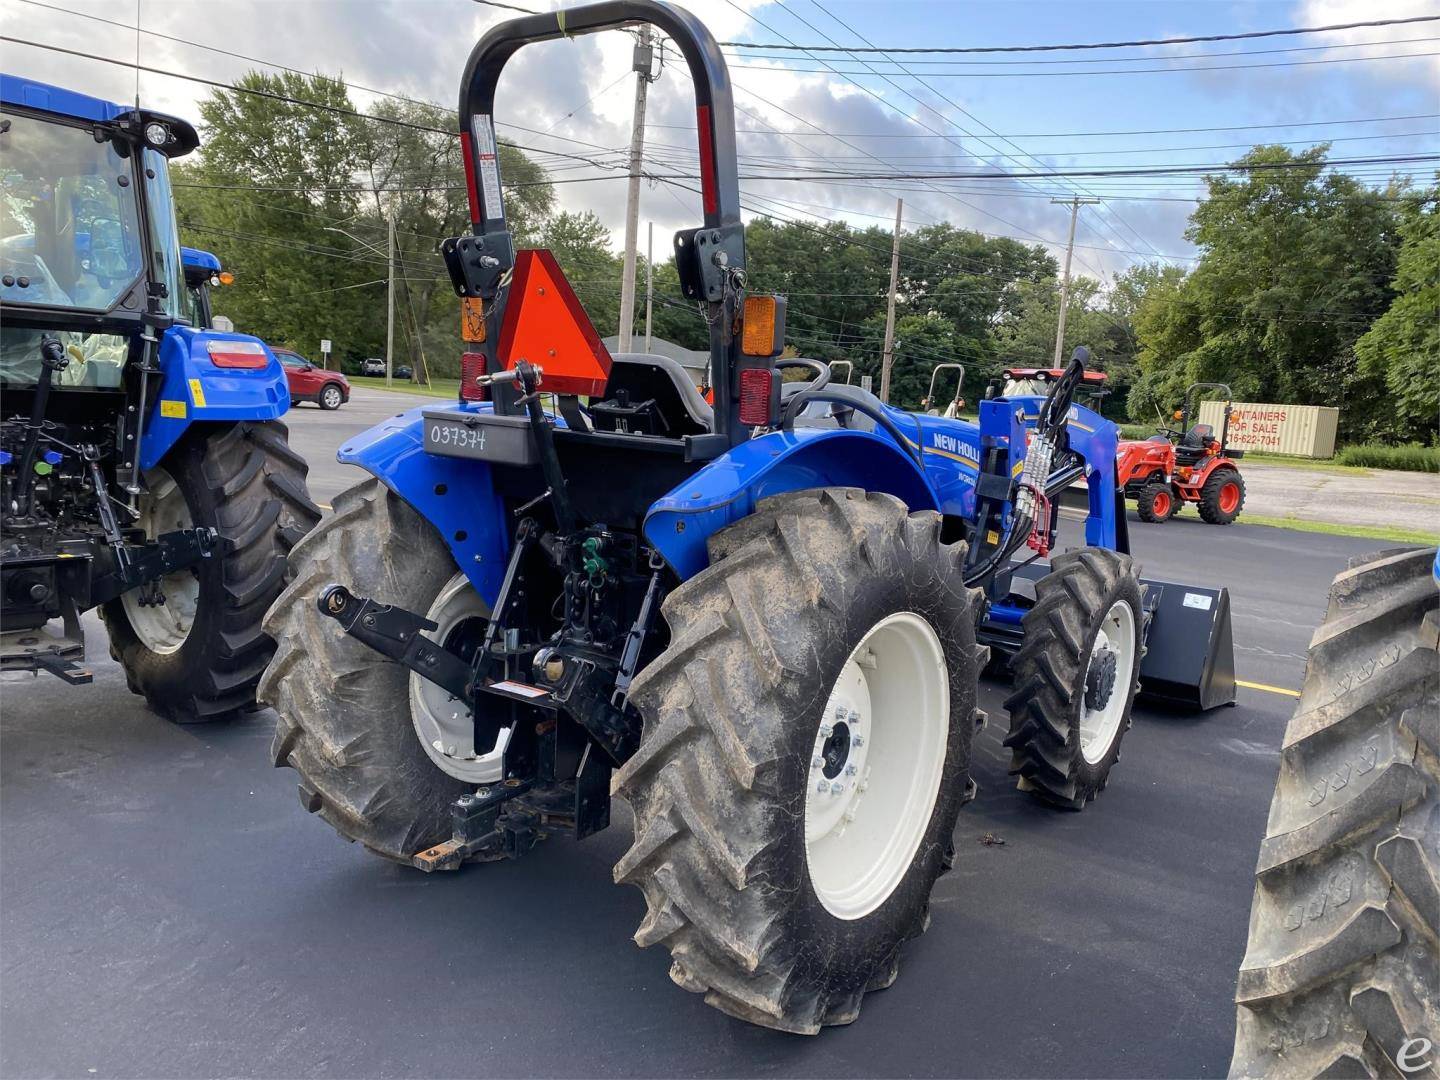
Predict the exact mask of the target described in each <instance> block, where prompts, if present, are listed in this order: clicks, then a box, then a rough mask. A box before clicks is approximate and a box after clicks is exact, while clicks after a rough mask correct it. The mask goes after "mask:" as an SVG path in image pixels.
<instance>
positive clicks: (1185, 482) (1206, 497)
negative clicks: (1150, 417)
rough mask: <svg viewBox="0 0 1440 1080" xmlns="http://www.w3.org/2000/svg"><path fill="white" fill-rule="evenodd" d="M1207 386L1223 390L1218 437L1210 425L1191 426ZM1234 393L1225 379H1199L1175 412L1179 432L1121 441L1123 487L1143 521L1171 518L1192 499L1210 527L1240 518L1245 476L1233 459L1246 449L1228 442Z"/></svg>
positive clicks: (1165, 429)
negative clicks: (1199, 381) (1221, 415)
mask: <svg viewBox="0 0 1440 1080" xmlns="http://www.w3.org/2000/svg"><path fill="white" fill-rule="evenodd" d="M1205 390H1223V391H1224V392H1225V412H1224V419H1223V421H1222V422H1221V425H1220V437H1219V438H1218V439H1217V438H1216V437H1215V429H1214V428H1213V427H1211V426H1210V425H1209V424H1199V423H1197V424H1195V425H1194V426H1191V425H1190V419H1191V417H1194V416H1198V415H1199V409H1200V402H1199V396H1200V394H1201V393H1202V392H1203V391H1205ZM1231 397H1232V395H1231V393H1230V387H1229V386H1227V385H1226V384H1224V383H1195V384H1194V385H1192V386H1191V387H1190V389H1188V390H1186V391H1185V405H1184V407H1183V408H1180V409H1176V410H1175V415H1174V419H1175V420H1177V421H1179V424H1180V427H1179V429H1178V430H1176V429H1174V428H1170V427H1162V428H1161V429H1160V431H1159V433H1158V434H1156V435H1152V436H1151V437H1150V438H1148V439H1141V440H1134V441H1129V440H1127V441H1125V442H1122V443H1121V444H1120V449H1119V458H1118V465H1119V471H1120V485H1121V486H1122V487H1123V488H1124V489H1125V496H1126V498H1130V499H1134V500H1135V505H1136V508H1137V509H1138V511H1139V513H1140V520H1141V521H1148V522H1151V523H1152V524H1159V523H1160V522H1164V521H1168V520H1170V518H1171V517H1173V516H1174V515H1175V512H1176V511H1177V510H1179V509H1180V507H1181V506H1182V505H1183V504H1184V503H1187V502H1190V503H1194V504H1195V505H1196V508H1197V509H1198V510H1199V511H1200V517H1201V518H1202V519H1204V520H1205V521H1207V522H1209V523H1210V524H1211V525H1229V524H1230V523H1231V522H1232V521H1234V520H1235V519H1236V518H1237V517H1239V516H1240V508H1241V507H1242V506H1244V505H1245V479H1244V477H1242V476H1241V475H1240V468H1239V466H1237V465H1236V464H1235V462H1236V461H1237V460H1239V459H1240V458H1242V457H1244V456H1245V452H1244V451H1243V450H1231V449H1230V448H1229V447H1228V445H1227V442H1228V440H1229V435H1230V399H1231Z"/></svg>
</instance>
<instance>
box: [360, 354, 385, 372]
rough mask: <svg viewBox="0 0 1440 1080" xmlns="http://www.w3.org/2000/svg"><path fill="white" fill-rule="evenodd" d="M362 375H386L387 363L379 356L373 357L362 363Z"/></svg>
mask: <svg viewBox="0 0 1440 1080" xmlns="http://www.w3.org/2000/svg"><path fill="white" fill-rule="evenodd" d="M360 374H361V375H384V374H385V361H384V360H382V359H380V357H378V356H372V357H370V358H369V359H366V360H362V361H360Z"/></svg>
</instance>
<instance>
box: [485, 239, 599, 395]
mask: <svg viewBox="0 0 1440 1080" xmlns="http://www.w3.org/2000/svg"><path fill="white" fill-rule="evenodd" d="M499 358H500V362H501V363H502V364H504V365H505V367H506V368H512V367H514V366H515V365H516V364H517V363H519V362H520V361H521V360H525V361H528V362H529V363H531V364H534V365H535V366H536V367H538V368H540V369H542V370H543V371H544V373H545V374H544V376H543V377H542V380H541V388H542V389H544V390H546V391H550V392H553V393H556V394H583V395H588V396H590V397H599V396H601V395H603V394H604V393H605V382H606V380H607V379H609V378H610V363H611V361H610V350H608V349H607V348H605V344H604V342H602V341H601V340H600V335H599V334H597V333H596V332H595V327H594V325H592V324H591V322H590V317H589V316H588V315H586V314H585V309H584V308H583V307H581V306H580V301H579V299H578V298H577V297H576V296H575V290H573V289H572V288H571V287H570V283H569V282H568V281H566V280H565V274H564V273H563V272H562V271H561V269H560V264H559V263H557V262H556V261H555V256H554V255H552V254H551V253H550V252H549V251H546V250H544V249H543V248H540V249H533V250H524V251H517V252H516V253H515V273H514V277H512V278H511V280H510V295H509V296H508V297H507V298H506V302H505V315H504V317H503V318H502V320H501V324H500V347H499Z"/></svg>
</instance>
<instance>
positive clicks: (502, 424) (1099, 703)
mask: <svg viewBox="0 0 1440 1080" xmlns="http://www.w3.org/2000/svg"><path fill="white" fill-rule="evenodd" d="M640 23H650V24H652V25H654V26H655V27H656V28H658V29H659V30H660V31H661V32H662V33H664V34H666V35H668V36H669V38H670V39H671V40H672V41H673V42H674V43H675V46H676V48H677V50H678V52H679V53H680V55H681V56H682V57H683V58H684V62H685V64H686V66H687V68H688V71H689V74H690V77H691V79H692V81H693V83H694V88H695V94H696V106H697V107H696V114H695V118H696V127H697V135H698V143H699V161H700V175H701V185H700V186H701V196H700V203H701V207H702V208H703V212H704V219H703V224H702V225H701V226H700V227H698V228H693V229H686V230H684V231H682V232H680V233H677V234H676V236H675V246H674V253H675V261H676V264H677V266H678V269H679V274H680V283H681V290H682V292H683V293H684V295H685V296H686V297H687V298H688V299H690V300H691V301H693V302H695V303H696V305H697V306H698V308H699V314H700V315H703V317H704V318H705V321H706V324H707V326H708V328H709V333H710V373H711V380H710V381H711V384H712V386H713V390H714V402H713V405H712V404H711V403H709V402H707V401H706V400H705V399H704V398H703V397H702V396H701V394H700V393H699V392H697V390H696V388H695V384H694V382H693V381H692V379H691V377H690V375H689V374H688V373H687V372H686V371H685V370H684V369H683V368H681V367H680V365H679V364H677V363H676V362H675V361H674V360H672V359H669V358H668V357H664V356H651V355H641V354H628V355H627V354H617V355H614V356H612V355H611V354H610V353H609V352H608V351H607V350H606V349H605V347H604V345H603V344H602V343H601V340H600V337H599V335H598V334H597V333H596V332H595V329H594V327H593V326H591V324H590V322H589V320H588V319H587V318H586V317H585V313H584V311H583V310H582V309H581V307H580V305H579V303H578V301H577V300H576V298H575V294H574V292H573V291H572V290H571V288H570V287H569V285H568V284H567V283H566V282H565V278H564V275H563V274H562V273H561V272H560V269H559V266H558V265H557V263H556V262H555V259H554V257H553V256H552V255H551V254H550V253H549V252H547V251H518V252H517V251H516V250H515V248H514V245H513V237H512V234H511V232H510V229H509V226H508V224H507V221H506V216H505V209H504V206H503V196H502V192H503V187H502V185H501V179H500V173H499V159H498V158H497V156H496V152H495V148H496V141H495V123H496V117H495V115H494V113H495V109H494V104H495V89H496V85H497V83H498V81H499V79H500V75H501V72H502V70H503V69H504V67H505V65H506V62H507V61H508V60H509V59H510V57H511V56H512V55H513V54H514V53H515V52H516V51H517V50H519V49H520V48H521V47H522V46H526V45H530V44H532V43H535V42H540V41H555V40H559V39H562V38H566V37H573V36H577V35H582V34H591V33H595V32H597V31H600V30H607V29H621V28H624V27H628V26H633V25H636V24H640ZM459 129H460V131H461V132H462V133H463V134H462V136H461V138H462V141H463V146H464V152H465V164H466V174H467V187H468V190H469V197H470V211H471V224H472V231H471V233H470V234H468V235H465V236H461V237H456V238H453V239H450V240H446V241H445V242H444V243H443V244H442V245H441V252H442V254H443V255H444V257H445V259H446V263H447V265H448V268H449V271H450V275H451V280H452V282H453V284H454V286H455V288H456V291H457V292H458V293H459V294H460V295H461V296H462V297H464V298H465V305H466V309H467V311H469V312H471V313H475V314H478V316H479V317H478V318H476V317H474V315H473V314H472V316H471V317H470V318H468V319H467V325H468V327H469V328H468V329H467V331H466V338H467V340H470V341H473V342H476V343H477V344H476V347H475V350H474V351H472V352H467V353H466V354H465V355H464V357H463V358H462V363H461V370H462V373H463V377H462V384H461V392H460V400H459V401H458V402H454V403H451V404H448V405H442V404H441V403H435V405H433V406H421V407H419V408H416V409H413V410H411V411H409V412H406V413H402V414H400V415H399V416H396V417H393V418H391V419H389V420H387V421H385V422H384V423H382V424H381V425H379V426H378V427H376V428H374V429H372V430H370V431H368V432H365V433H363V434H360V435H357V436H355V437H354V438H352V439H350V440H347V442H346V443H345V444H344V446H343V447H342V448H341V451H340V458H341V460H342V461H345V462H347V463H352V464H355V465H357V466H359V467H360V468H362V469H364V470H366V471H368V472H369V473H370V474H371V478H369V479H367V480H366V481H365V482H363V483H361V484H359V485H357V486H356V487H354V488H352V489H351V490H350V491H348V492H345V493H343V494H341V495H340V496H339V497H337V498H336V500H335V512H334V513H333V514H332V515H330V516H329V517H327V518H326V519H325V520H324V521H323V522H322V523H321V524H320V525H319V526H318V527H317V528H316V529H315V531H314V532H312V533H310V535H309V536H307V537H306V538H305V539H304V540H302V541H301V542H300V544H299V545H297V547H296V549H295V552H294V555H293V557H292V560H291V563H292V567H293V569H294V572H295V577H294V581H293V584H292V585H291V586H290V587H289V588H288V589H287V590H286V592H285V593H284V594H283V595H282V596H281V598H280V599H279V600H278V601H277V602H276V604H275V606H274V607H273V608H272V609H271V611H270V614H269V615H268V616H267V619H266V626H267V627H268V628H269V630H270V633H271V635H272V636H273V637H274V638H275V639H276V640H277V641H278V642H279V643H280V644H279V650H278V652H277V655H276V657H275V659H274V661H273V662H272V663H271V665H270V667H269V669H268V670H267V671H266V674H265V676H264V678H263V679H262V680H261V695H262V697H263V698H264V699H265V700H266V701H269V702H271V703H273V704H274V705H275V708H276V711H277V712H278V713H279V719H278V721H277V724H276V731H275V741H274V743H273V751H274V755H275V761H276V764H278V765H285V766H289V767H292V768H294V769H295V770H296V772H297V773H298V774H299V778H300V797H301V802H302V804H303V805H304V807H305V808H306V809H307V810H309V811H310V812H312V813H315V814H317V815H319V816H320V817H321V818H323V819H324V820H325V821H327V822H328V823H329V824H330V825H332V826H333V827H334V828H335V829H336V830H337V831H338V832H340V833H341V834H342V835H343V836H345V837H346V838H348V839H350V840H355V841H359V842H360V843H362V844H364V845H365V846H366V847H367V848H370V849H371V850H372V851H374V852H376V853H377V854H379V855H381V856H384V857H386V858H389V859H393V860H396V861H399V862H403V863H407V864H413V865H415V866H418V867H419V868H421V869H424V870H439V869H445V868H450V867H455V866H458V865H459V864H461V863H462V862H466V861H485V860H492V859H502V858H513V857H517V856H521V855H523V854H524V853H525V852H527V851H529V850H530V849H531V848H533V847H534V846H535V844H536V843H537V842H538V841H541V840H544V839H545V838H546V837H556V836H567V835H568V836H570V837H573V838H582V837H586V836H589V835H591V834H593V833H595V832H597V831H599V830H601V829H603V828H605V827H606V826H607V825H608V824H609V823H610V800H611V797H612V796H613V795H619V796H621V797H623V798H624V799H625V800H626V801H627V802H628V803H629V804H630V806H631V808H632V809H633V810H634V829H635V832H634V842H633V844H632V845H631V846H630V848H629V850H628V851H627V852H626V853H625V855H624V856H623V857H622V858H621V859H620V861H619V863H618V864H617V865H616V867H615V871H614V875H615V880H616V881H619V882H625V883H629V884H632V885H635V886H637V887H638V888H640V890H641V891H642V892H643V893H644V895H645V900H646V904H647V907H648V912H647V914H646V916H645V918H644V920H643V921H642V922H641V924H640V927H639V929H638V930H637V931H636V933H635V940H636V941H637V942H638V943H639V944H640V945H659V946H661V947H662V948H664V949H666V950H668V951H669V952H670V954H671V957H672V963H671V966H670V976H671V978H672V979H674V980H675V982H677V983H678V984H679V985H681V986H682V987H684V988H685V989H687V990H691V991H695V992H698V993H703V994H704V995H705V998H706V1001H707V1002H709V1003H710V1004H711V1005H714V1006H715V1007H717V1008H719V1009H722V1010H724V1011H725V1012H727V1013H730V1014H732V1015H734V1016H738V1017H740V1018H742V1019H745V1020H748V1021H751V1022H754V1023H759V1024H764V1025H767V1026H770V1027H775V1028H781V1029H785V1030H788V1031H796V1032H808V1033H813V1032H816V1031H818V1030H819V1029H820V1028H821V1027H822V1026H823V1025H826V1024H842V1023H848V1022H849V1021H851V1020H853V1019H854V1018H855V1017H856V1015H857V1014H858V1013H859V1010H860V1004H861V999H862V997H863V996H864V994H865V993H866V992H867V991H870V990H876V989H879V988H881V987H885V986H888V985H890V983H891V982H892V981H894V979H895V976H896V973H897V971H898V965H899V958H900V950H901V948H902V946H903V945H904V943H905V942H906V941H907V940H909V939H910V938H913V937H915V936H916V935H918V934H919V933H920V932H921V931H922V930H924V928H925V926H926V924H927V922H928V910H929V898H930V892H931V889H932V887H933V886H934V884H935V881H936V879H937V877H938V876H939V875H940V874H941V873H942V872H943V871H944V870H946V869H947V868H948V867H949V866H950V864H951V862H952V861H953V858H954V848H953V843H952V833H953V831H954V827H955V821H956V816H957V814H958V813H959V811H960V808H961V806H962V805H963V804H964V803H965V802H966V801H968V800H969V799H970V798H971V797H972V796H973V794H974V791H975V786H974V784H973V782H972V781H971V779H970V744H971V739H972V737H973V735H974V733H975V730H976V727H977V724H978V723H979V722H980V720H981V717H980V715H979V713H978V711H977V709H976V693H977V679H978V676H979V671H980V669H981V667H982V666H983V665H984V664H985V662H986V658H987V655H988V649H987V646H988V647H989V648H991V649H995V650H997V651H999V652H1002V653H1005V654H1006V655H1008V656H1010V657H1011V658H1012V659H1011V670H1012V671H1013V673H1014V680H1015V685H1014V690H1013V692H1012V693H1011V695H1010V697H1009V700H1008V701H1007V707H1008V709H1009V712H1010V733H1009V736H1008V738H1007V739H1006V744H1007V745H1008V746H1009V747H1010V749H1011V751H1012V754H1013V755H1014V756H1013V765H1012V769H1013V771H1014V772H1015V773H1016V774H1018V776H1019V779H1020V782H1021V783H1022V784H1023V785H1024V786H1025V787H1026V789H1027V790H1030V791H1032V792H1034V793H1035V794H1036V795H1037V797H1040V798H1043V799H1045V800H1046V801H1049V802H1052V803H1057V804H1059V805H1062V806H1066V807H1073V808H1076V809H1078V808H1079V807H1082V806H1084V805H1085V803H1086V801H1087V800H1088V799H1090V798H1092V797H1093V796H1094V795H1095V794H1096V793H1097V792H1098V791H1099V790H1100V789H1101V788H1102V787H1103V786H1104V784H1105V781H1106V779H1107V777H1108V775H1109V773H1110V769H1111V767H1112V766H1113V765H1114V763H1115V761H1116V759H1117V758H1118V755H1119V747H1120V741H1121V739H1122V738H1123V736H1124V734H1125V731H1126V729H1127V728H1128V727H1129V724H1130V710H1131V703H1132V702H1133V700H1134V698H1135V695H1136V692H1137V690H1140V691H1141V692H1146V691H1149V692H1155V693H1159V694H1162V695H1165V696H1168V697H1170V698H1172V699H1175V698H1181V699H1188V700H1189V701H1190V702H1191V704H1198V705H1201V706H1205V705H1211V704H1216V703H1217V701H1220V700H1230V699H1233V694H1234V682H1233V672H1232V669H1231V666H1230V665H1231V661H1232V659H1233V657H1232V656H1231V654H1230V636H1229V621H1228V620H1229V611H1228V598H1227V595H1226V593H1225V591H1224V590H1223V589H1219V590H1210V589H1199V588H1193V587H1181V586H1171V585H1162V584H1160V583H1150V582H1143V581H1142V580H1141V579H1140V578H1139V577H1138V574H1137V570H1136V568H1135V565H1134V563H1133V562H1132V560H1131V559H1130V557H1129V555H1128V554H1127V553H1126V543H1125V533H1124V525H1125V517H1124V513H1123V510H1124V503H1123V499H1122V498H1121V496H1120V492H1119V490H1118V489H1117V487H1116V485H1115V444H1116V441H1117V434H1118V433H1117V431H1116V428H1115V425H1114V424H1111V423H1110V422H1109V421H1107V420H1104V419H1103V418H1101V417H1098V416H1096V415H1095V414H1094V413H1092V412H1091V411H1090V410H1088V409H1086V408H1084V407H1083V406H1079V405H1073V404H1071V396H1072V394H1073V392H1074V390H1075V388H1076V386H1077V385H1078V384H1079V383H1080V380H1081V376H1082V373H1083V370H1084V359H1085V357H1086V354H1085V352H1084V350H1083V349H1082V350H1077V356H1076V357H1075V358H1074V360H1073V361H1072V362H1071V365H1070V367H1069V368H1067V369H1066V373H1065V375H1064V376H1062V377H1061V378H1060V379H1059V380H1057V381H1056V382H1055V383H1054V385H1052V386H1051V387H1050V388H1049V392H1048V393H1047V394H1046V395H1045V396H1044V397H1038V396H1031V397H1017V398H1014V399H1008V400H1004V399H1002V400H991V401H986V402H984V403H983V404H982V406H981V408H980V410H979V420H978V422H976V423H967V422H964V421H958V420H948V419H946V418H944V417H941V416H925V415H915V414H911V413H907V412H904V411H902V410H900V409H894V408H891V407H889V406H887V405H885V404H884V403H882V402H881V401H880V400H879V399H878V398H877V397H876V396H875V395H874V394H871V393H870V392H869V391H867V390H865V389H863V388H861V387H858V386H848V385H842V384H839V383H837V382H835V381H833V379H832V371H831V368H830V366H829V365H827V364H824V363H821V362H819V361H817V360H807V359H780V353H781V351H782V347H783V345H784V337H785V325H784V320H785V300H784V298H782V297H776V296H763V295H756V294H755V293H753V292H751V291H749V289H748V288H747V281H746V245H745V239H746V238H745V228H744V224H743V222H742V219H741V204H740V187H739V169H738V162H737V156H736V148H735V127H734V113H733V104H732V99H731V87H730V80H729V74H728V72H727V69H726V65H725V59H724V56H723V54H722V53H721V51H720V49H719V47H718V46H717V44H716V42H715V40H714V38H713V37H712V36H711V34H710V32H709V31H708V30H707V29H706V28H705V26H704V25H703V24H702V23H701V22H700V20H699V19H698V18H697V17H696V16H695V15H694V14H693V13H691V12H690V11H688V10H686V9H684V8H680V7H676V6H672V5H670V4H665V3H658V2H656V0H607V2H605V3H598V4H592V5H590V6H587V7H580V8H572V9H569V10H565V11H559V12H549V13H546V14H537V15H531V16H526V17H524V18H519V19H515V20H512V21H509V22H504V23H501V24H499V25H497V26H494V27H492V28H491V29H490V30H489V31H488V32H487V33H486V35H485V37H484V38H483V39H482V40H481V41H480V43H479V44H478V45H477V46H476V48H475V50H474V52H473V53H472V54H471V57H470V62H469V65H468V67H467V69H466V72H465V76H464V81H463V83H462V87H461V94H460V116H459ZM786 368H801V369H805V370H807V371H808V372H809V374H810V376H811V377H810V378H809V379H808V380H807V381H798V382H783V380H782V377H781V372H782V370H784V369H786ZM782 382H783V385H782ZM542 394H545V395H552V394H553V395H554V404H553V412H552V411H551V410H550V409H549V408H547V407H546V406H545V405H544V404H543V403H542V400H541V395H542ZM582 399H584V400H582ZM1077 480H1083V482H1084V483H1085V492H1086V495H1085V498H1086V506H1087V515H1086V521H1085V531H1084V539H1083V542H1082V546H1079V547H1077V548H1075V549H1074V550H1070V551H1065V552H1063V553H1058V554H1056V555H1055V556H1054V557H1053V558H1052V559H1051V560H1050V561H1048V562H1045V561H1042V558H1043V556H1044V555H1046V554H1047V553H1048V552H1049V550H1050V548H1051V546H1052V544H1053V543H1054V541H1055V529H1056V522H1057V519H1058V511H1057V509H1056V502H1055V500H1056V498H1057V497H1058V495H1059V494H1060V493H1061V492H1062V491H1065V490H1066V489H1068V488H1069V487H1070V485H1071V484H1072V483H1073V482H1075V481H1077ZM1147 645H1148V651H1147V649H1146V646H1147ZM612 772H613V778H612Z"/></svg>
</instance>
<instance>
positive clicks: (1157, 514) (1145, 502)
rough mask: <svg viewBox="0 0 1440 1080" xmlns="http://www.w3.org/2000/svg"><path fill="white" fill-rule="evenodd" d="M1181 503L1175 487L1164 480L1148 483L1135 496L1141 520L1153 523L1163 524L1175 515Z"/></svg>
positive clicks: (1136, 510)
mask: <svg viewBox="0 0 1440 1080" xmlns="http://www.w3.org/2000/svg"><path fill="white" fill-rule="evenodd" d="M1178 508H1179V503H1178V502H1177V500H1176V498H1175V489H1174V488H1172V487H1171V486H1170V485H1169V484H1167V483H1164V482H1163V481H1160V480H1156V481H1154V482H1153V483H1149V484H1146V485H1145V486H1144V487H1143V488H1141V489H1140V493H1139V494H1138V495H1137V496H1136V497H1135V512H1136V513H1137V514H1139V515H1140V520H1141V521H1145V522H1148V523H1150V524H1151V525H1162V524H1164V523H1165V522H1167V521H1169V520H1170V519H1171V518H1172V517H1174V516H1175V511H1176V510H1177V509H1178Z"/></svg>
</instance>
